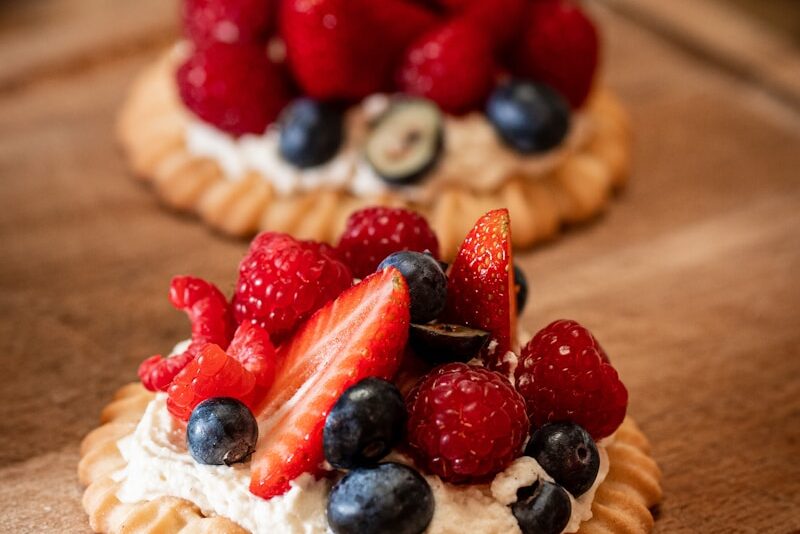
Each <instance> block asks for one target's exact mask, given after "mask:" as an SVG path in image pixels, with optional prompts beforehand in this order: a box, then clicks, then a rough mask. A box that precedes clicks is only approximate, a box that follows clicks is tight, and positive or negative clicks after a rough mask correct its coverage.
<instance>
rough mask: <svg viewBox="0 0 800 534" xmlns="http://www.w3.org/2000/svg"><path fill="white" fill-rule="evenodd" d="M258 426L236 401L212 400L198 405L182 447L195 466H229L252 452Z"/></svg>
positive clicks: (250, 413) (251, 415) (228, 399)
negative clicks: (185, 449)
mask: <svg viewBox="0 0 800 534" xmlns="http://www.w3.org/2000/svg"><path fill="white" fill-rule="evenodd" d="M256 441H258V424H257V423H256V419H255V417H253V413H252V412H251V411H250V410H249V409H248V408H247V406H245V405H244V404H242V403H241V402H240V401H238V400H236V399H231V398H228V397H216V398H212V399H206V400H204V401H203V402H201V403H200V404H198V405H197V406H196V407H195V409H194V410H192V415H191V416H190V417H189V423H188V425H187V426H186V446H187V448H188V449H189V453H190V454H191V455H192V458H194V460H195V461H196V462H197V463H200V464H206V465H223V464H224V465H231V464H235V463H237V462H243V461H245V460H247V459H248V458H249V457H250V455H251V454H252V453H253V451H254V450H255V449H256Z"/></svg>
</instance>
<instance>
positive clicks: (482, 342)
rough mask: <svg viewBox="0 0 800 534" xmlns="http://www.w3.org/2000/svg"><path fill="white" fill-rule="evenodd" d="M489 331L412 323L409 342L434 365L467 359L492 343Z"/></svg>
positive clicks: (447, 325) (422, 356) (456, 326)
mask: <svg viewBox="0 0 800 534" xmlns="http://www.w3.org/2000/svg"><path fill="white" fill-rule="evenodd" d="M489 337H490V336H489V332H486V331H484V330H478V329H475V328H469V327H466V326H461V325H454V324H442V323H432V324H413V323H412V324H411V327H410V328H409V330H408V344H409V345H411V348H412V349H414V354H416V355H417V356H419V357H420V358H422V359H423V360H425V361H427V362H428V363H430V364H433V365H441V364H443V363H449V362H464V363H466V362H468V361H470V360H471V359H472V358H475V357H477V356H478V353H479V352H480V351H481V349H483V347H485V346H486V344H487V343H488V342H489Z"/></svg>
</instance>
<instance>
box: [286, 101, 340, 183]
mask: <svg viewBox="0 0 800 534" xmlns="http://www.w3.org/2000/svg"><path fill="white" fill-rule="evenodd" d="M343 123H344V114H343V112H342V109H341V107H340V106H337V105H335V104H329V103H324V102H317V101H316V100H312V99H310V98H299V99H297V100H295V101H294V102H292V103H291V104H289V105H288V106H287V107H286V109H285V110H284V112H283V114H282V115H281V137H280V143H279V149H280V154H281V156H282V157H283V159H285V160H286V161H288V162H290V163H292V164H294V165H296V166H297V167H300V168H307V167H314V166H316V165H321V164H322V163H325V162H326V161H328V160H329V159H331V158H332V157H333V156H334V155H335V154H336V152H337V151H338V150H339V147H340V146H341V144H342V139H343V138H344V128H343Z"/></svg>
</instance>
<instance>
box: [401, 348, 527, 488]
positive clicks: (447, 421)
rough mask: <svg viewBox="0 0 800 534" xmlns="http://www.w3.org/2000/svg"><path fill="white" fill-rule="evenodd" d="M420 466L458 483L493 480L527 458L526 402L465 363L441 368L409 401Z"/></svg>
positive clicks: (492, 375)
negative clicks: (523, 456)
mask: <svg viewBox="0 0 800 534" xmlns="http://www.w3.org/2000/svg"><path fill="white" fill-rule="evenodd" d="M406 405H407V406H408V442H409V444H410V446H411V452H412V454H413V456H414V458H415V460H416V461H417V463H418V465H420V466H421V467H423V468H425V469H427V470H428V471H429V472H431V473H434V474H436V475H439V476H440V477H442V479H443V480H446V481H448V482H453V483H464V482H470V483H472V482H485V481H487V480H490V479H491V478H492V477H493V476H494V475H495V474H497V473H499V472H500V471H502V470H503V469H505V468H506V467H508V465H509V464H510V463H511V462H512V461H514V459H516V458H518V457H519V456H520V455H521V454H522V447H523V445H524V444H525V440H526V439H527V438H528V430H529V424H528V417H527V415H526V414H525V400H524V399H523V398H522V396H521V395H520V394H519V393H517V391H515V390H514V388H513V386H512V385H511V383H510V382H509V381H508V380H507V379H506V378H505V377H503V375H501V374H500V373H496V372H494V371H489V370H488V369H484V368H482V367H472V366H469V365H467V364H464V363H450V364H447V365H443V366H441V367H437V368H436V369H434V370H433V371H432V372H431V373H430V374H428V375H427V376H425V377H424V378H423V379H422V380H421V381H420V382H418V383H417V385H416V386H414V389H413V390H411V392H410V393H409V394H408V397H407V399H406Z"/></svg>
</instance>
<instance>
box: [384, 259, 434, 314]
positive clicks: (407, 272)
mask: <svg viewBox="0 0 800 534" xmlns="http://www.w3.org/2000/svg"><path fill="white" fill-rule="evenodd" d="M390 265H391V266H393V267H396V268H397V270H398V271H400V273H401V274H402V275H403V277H404V278H405V279H406V283H408V291H409V293H410V295H411V322H412V323H418V324H424V323H428V322H430V321H433V320H434V319H436V318H437V317H438V316H439V314H441V313H442V312H443V311H444V306H445V304H447V276H446V275H445V274H444V271H443V270H442V267H441V265H439V262H438V261H436V259H435V258H434V257H433V256H431V255H430V254H425V253H424V252H412V251H408V250H404V251H401V252H395V253H393V254H390V255H389V256H387V257H386V258H385V259H384V260H383V261H382V262H381V264H380V265H379V266H378V270H379V271H380V270H381V269H384V268H386V267H389V266H390Z"/></svg>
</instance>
